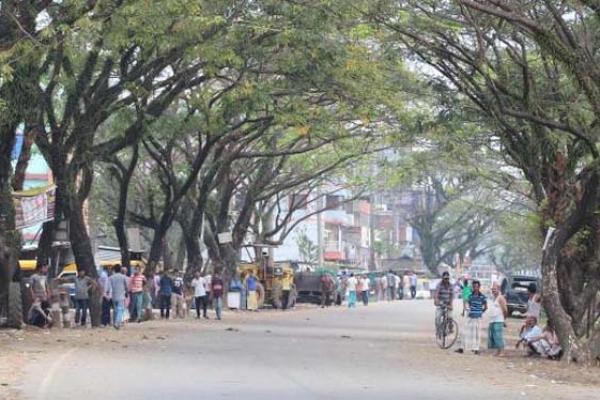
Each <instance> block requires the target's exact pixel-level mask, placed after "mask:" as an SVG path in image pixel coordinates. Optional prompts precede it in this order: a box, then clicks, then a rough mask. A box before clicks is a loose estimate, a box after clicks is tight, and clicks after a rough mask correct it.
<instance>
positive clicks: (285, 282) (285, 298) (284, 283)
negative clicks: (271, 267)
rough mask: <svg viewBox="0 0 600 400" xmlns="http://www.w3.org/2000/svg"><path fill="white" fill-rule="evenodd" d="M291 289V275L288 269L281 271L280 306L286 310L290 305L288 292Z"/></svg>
mask: <svg viewBox="0 0 600 400" xmlns="http://www.w3.org/2000/svg"><path fill="white" fill-rule="evenodd" d="M291 291H292V277H291V276H290V273H289V272H288V271H285V272H284V273H283V277H282V279H281V308H282V309H283V310H287V309H288V308H289V306H290V292H291Z"/></svg>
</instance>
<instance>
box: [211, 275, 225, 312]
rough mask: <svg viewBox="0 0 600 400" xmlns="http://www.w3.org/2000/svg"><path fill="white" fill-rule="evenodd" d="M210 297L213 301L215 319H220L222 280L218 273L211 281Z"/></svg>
mask: <svg viewBox="0 0 600 400" xmlns="http://www.w3.org/2000/svg"><path fill="white" fill-rule="evenodd" d="M210 293H211V296H212V298H213V299H214V307H215V312H216V313H217V319H221V310H222V309H223V280H222V279H221V276H220V275H219V274H218V273H215V274H214V276H213V277H212V281H211V291H210Z"/></svg>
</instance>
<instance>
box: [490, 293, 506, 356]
mask: <svg viewBox="0 0 600 400" xmlns="http://www.w3.org/2000/svg"><path fill="white" fill-rule="evenodd" d="M492 296H493V297H494V298H493V301H492V306H491V308H490V325H489V327H488V349H496V350H497V351H496V354H494V356H495V357H503V356H504V318H506V317H507V316H508V308H507V306H506V299H505V298H504V296H502V295H501V294H500V288H499V287H498V282H494V283H492Z"/></svg>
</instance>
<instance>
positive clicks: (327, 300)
mask: <svg viewBox="0 0 600 400" xmlns="http://www.w3.org/2000/svg"><path fill="white" fill-rule="evenodd" d="M333 287H334V283H333V278H332V277H331V276H330V275H329V274H327V273H325V272H323V273H322V274H321V308H325V307H329V306H330V305H331V295H332V294H333Z"/></svg>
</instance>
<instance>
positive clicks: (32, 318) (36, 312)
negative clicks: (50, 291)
mask: <svg viewBox="0 0 600 400" xmlns="http://www.w3.org/2000/svg"><path fill="white" fill-rule="evenodd" d="M49 309H50V304H49V303H48V302H47V301H45V300H42V298H41V297H39V296H37V297H36V298H35V300H34V301H33V304H32V305H31V308H30V309H29V313H28V315H27V323H28V324H29V325H34V326H37V327H39V328H51V327H52V317H50V310H49Z"/></svg>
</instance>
